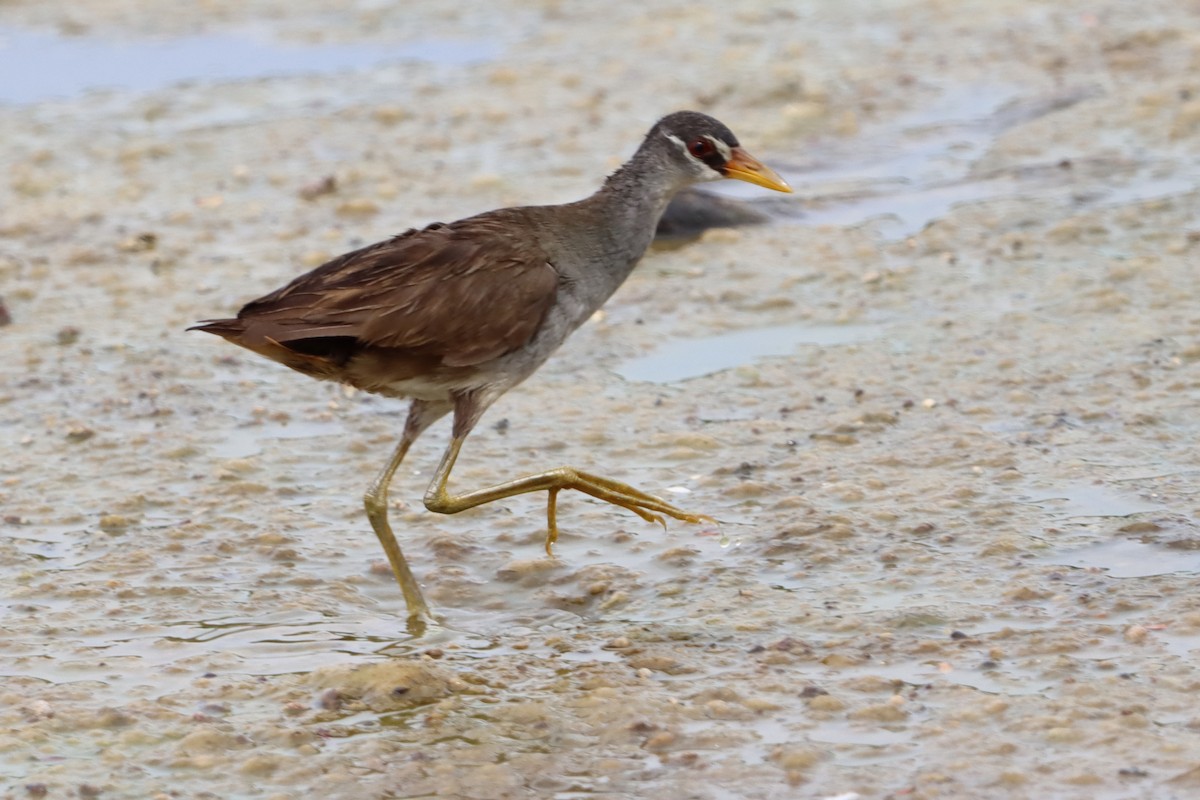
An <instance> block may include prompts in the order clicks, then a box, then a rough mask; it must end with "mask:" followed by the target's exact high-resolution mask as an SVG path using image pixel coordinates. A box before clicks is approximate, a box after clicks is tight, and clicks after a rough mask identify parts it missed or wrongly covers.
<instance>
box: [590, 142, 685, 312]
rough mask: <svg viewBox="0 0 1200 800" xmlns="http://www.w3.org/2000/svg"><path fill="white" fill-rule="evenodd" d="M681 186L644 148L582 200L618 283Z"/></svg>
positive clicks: (648, 241)
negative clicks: (594, 225) (598, 188)
mask: <svg viewBox="0 0 1200 800" xmlns="http://www.w3.org/2000/svg"><path fill="white" fill-rule="evenodd" d="M682 188H683V186H682V185H680V184H679V183H678V182H677V180H676V178H675V177H674V176H673V174H672V173H670V172H669V171H668V170H667V169H664V168H663V167H662V166H661V164H660V162H659V161H658V160H657V159H655V158H653V157H651V155H650V154H649V153H647V152H646V150H645V148H643V149H642V150H639V151H638V152H637V153H635V154H634V156H633V158H631V159H630V160H629V161H628V162H626V163H625V165H624V166H622V167H621V168H620V169H618V170H617V171H616V172H614V173H613V174H612V175H610V176H609V177H608V179H607V180H606V181H605V182H604V186H603V187H601V189H600V190H599V191H598V192H596V193H595V194H594V195H592V196H591V197H589V198H587V199H586V200H583V201H581V205H583V206H586V207H589V210H590V211H591V212H592V213H591V215H590V216H591V218H592V219H594V220H595V221H596V229H595V235H596V236H597V237H598V238H599V240H600V244H601V246H602V248H603V249H604V251H605V253H606V255H607V256H608V259H607V263H608V264H609V265H610V268H611V269H612V270H614V274H613V276H612V277H613V278H614V279H616V281H617V284H616V285H620V282H621V281H624V280H625V278H626V277H628V275H629V273H630V272H632V271H633V268H634V266H636V265H637V262H638V261H639V260H640V259H641V257H642V255H643V254H645V252H646V249H647V248H649V246H650V243H651V242H652V241H653V240H654V231H655V229H656V228H657V227H658V220H659V218H660V217H661V216H662V214H663V211H665V210H666V208H667V204H668V203H670V202H671V198H672V197H674V196H675V194H676V192H678V191H679V190H680V189H682ZM616 285H614V286H613V289H614V290H615V289H616Z"/></svg>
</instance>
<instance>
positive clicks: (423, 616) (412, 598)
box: [363, 401, 447, 636]
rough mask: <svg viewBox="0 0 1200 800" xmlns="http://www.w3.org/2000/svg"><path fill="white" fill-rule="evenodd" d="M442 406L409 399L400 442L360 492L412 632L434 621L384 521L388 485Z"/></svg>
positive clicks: (439, 414) (444, 410)
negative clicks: (406, 613) (384, 464)
mask: <svg viewBox="0 0 1200 800" xmlns="http://www.w3.org/2000/svg"><path fill="white" fill-rule="evenodd" d="M446 410H447V409H439V408H437V407H432V408H431V407H429V406H428V405H427V404H425V403H422V402H420V401H414V402H413V405H412V408H411V409H410V410H409V414H408V421H407V422H406V423H405V425H404V435H403V436H402V437H401V438H400V443H399V444H398V445H396V450H395V452H393V453H392V457H391V459H390V460H389V461H388V463H387V466H385V467H384V468H383V470H382V471H380V473H379V475H378V476H376V478H375V480H374V481H373V482H372V483H371V486H370V487H369V488H368V489H367V491H366V494H364V495H363V505H364V507H365V508H366V510H367V519H368V520H370V522H371V527H372V528H373V529H374V530H375V535H376V536H377V537H379V543H380V544H381V545H383V552H385V553H387V558H388V563H389V564H391V567H392V574H393V575H395V576H396V582H397V583H398V584H400V591H401V592H402V593H403V594H404V602H405V605H407V606H408V630H409V632H410V633H412V634H413V635H414V636H420V635H421V634H422V633H424V632H425V628H426V627H427V626H428V625H429V624H430V623H432V622H434V618H433V614H432V613H430V611H429V604H428V603H426V602H425V596H424V595H423V594H422V593H421V586H420V584H418V583H417V579H416V577H415V576H414V575H413V573H412V569H411V568H409V566H408V560H407V559H405V557H404V553H403V551H401V550H400V543H399V542H398V541H396V535H395V534H394V533H392V526H391V525H389V524H388V509H387V496H388V485H389V484H390V483H391V482H392V476H393V475H395V474H396V469H397V468H399V466H400V462H401V461H403V460H404V456H405V455H406V454H407V453H408V448H409V447H411V446H412V443H413V442H414V441H415V440H416V438H417V436H419V435H420V433H421V431H423V430H425V428H427V427H429V425H430V424H432V423H433V422H434V421H435V420H437V418H438V417H440V416H442V415H443V414H445V413H446Z"/></svg>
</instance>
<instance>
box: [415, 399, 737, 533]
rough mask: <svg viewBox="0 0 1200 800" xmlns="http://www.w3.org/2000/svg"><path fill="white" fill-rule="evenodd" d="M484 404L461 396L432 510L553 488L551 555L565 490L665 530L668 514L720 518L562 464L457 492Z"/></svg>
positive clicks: (431, 493) (429, 498)
mask: <svg viewBox="0 0 1200 800" xmlns="http://www.w3.org/2000/svg"><path fill="white" fill-rule="evenodd" d="M480 405H482V404H481V403H479V401H478V400H476V399H475V398H474V397H473V396H472V395H470V394H463V395H459V396H456V402H455V406H454V438H453V439H452V440H451V441H450V446H449V447H447V448H446V452H445V454H444V455H443V456H442V461H441V463H440V464H438V468H437V472H436V473H434V476H433V480H432V481H431V482H430V484H429V489H428V490H427V491H426V492H425V507H426V508H428V509H429V510H430V511H436V512H438V513H441V514H456V513H458V512H459V511H465V510H467V509H468V508H474V507H475V506H478V505H483V504H484V503H490V502H492V501H494V500H502V499H504V498H506V497H514V496H516V495H519V494H526V493H528V492H540V491H545V492H548V493H549V499H548V502H547V504H546V517H547V533H546V552H547V554H550V552H551V547H552V545H553V544H554V542H555V540H557V539H558V525H557V520H556V516H557V513H556V511H557V500H558V493H559V492H560V491H562V490H563V489H574V490H576V491H579V492H583V493H584V494H589V495H591V496H592V497H595V498H596V499H598V500H604V501H605V502H608V503H612V504H613V505H617V506H620V507H621V508H625V509H628V510H629V511H632V512H633V513H634V514H637V515H638V516H639V517H641V518H642V519H644V520H646V521H647V522H657V523H659V524H660V525H662V526H663V527H664V528H665V527H666V519H665V518H666V517H673V518H674V519H678V520H682V521H684V522H697V523H698V522H716V520H714V519H713V518H712V517H707V516H704V515H702V514H689V513H688V512H686V511H683V510H682V509H678V508H676V507H675V506H673V505H671V504H669V503H666V502H663V501H662V500H660V499H659V498H657V497H654V496H653V495H649V494H646V493H645V492H643V491H641V490H639V489H635V488H634V487H632V486H630V485H628V484H625V483H621V482H619V481H614V480H612V479H610V478H605V477H602V476H600V475H592V474H591V473H587V472H583V471H581V470H577V469H575V468H574V467H558V468H557V469H551V470H547V471H545V472H539V473H536V474H534V475H526V476H524V477H521V478H517V479H515V480H511V481H506V482H504V483H501V484H497V485H495V486H489V487H487V488H485V489H476V490H475V491H473V492H466V493H465V494H458V495H452V494H450V492H449V490H448V489H447V484H448V483H449V481H450V471H451V470H452V469H454V462H455V461H456V460H457V459H458V453H459V450H461V449H462V444H463V442H464V441H465V440H466V438H467V434H468V433H470V431H471V428H472V427H474V425H475V423H476V422H477V421H478V419H479V416H480V415H481V414H482V413H483V409H484V408H486V405H482V407H480Z"/></svg>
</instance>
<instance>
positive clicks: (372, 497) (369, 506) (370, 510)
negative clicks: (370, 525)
mask: <svg viewBox="0 0 1200 800" xmlns="http://www.w3.org/2000/svg"><path fill="white" fill-rule="evenodd" d="M363 508H365V509H366V510H367V516H369V517H374V516H377V515H379V514H385V513H387V501H386V500H384V499H383V498H382V497H380V496H379V495H377V494H375V493H374V492H367V493H366V494H364V495H363Z"/></svg>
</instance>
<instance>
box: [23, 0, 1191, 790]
mask: <svg viewBox="0 0 1200 800" xmlns="http://www.w3.org/2000/svg"><path fill="white" fill-rule="evenodd" d="M474 5H475V4H466V3H440V4H436V6H435V5H434V4H424V6H423V7H421V8H417V7H409V5H405V6H403V7H399V6H389V5H383V4H378V3H368V2H360V3H354V4H348V5H347V6H345V7H339V8H337V9H336V10H331V9H329V8H327V7H326V4H319V3H287V4H284V3H275V2H270V1H269V0H243V1H242V2H238V3H225V2H212V3H205V4H202V5H201V4H196V5H180V4H174V3H172V4H166V3H158V4H146V3H122V2H119V1H118V0H83V1H82V2H77V3H73V4H71V5H70V7H69V8H66V7H59V6H58V5H57V4H42V3H33V2H9V3H6V4H5V11H6V14H5V17H4V25H5V26H10V27H6V28H4V29H2V30H0V39H3V40H5V41H8V42H9V43H10V46H13V45H12V43H13V42H16V41H18V40H19V39H20V37H22V36H31V35H35V34H36V35H37V36H43V37H46V38H45V39H39V40H37V41H39V42H42V43H43V44H44V43H47V42H58V43H62V44H63V46H64V47H68V48H69V47H85V46H92V45H94V44H95V43H104V42H110V43H111V42H117V43H118V45H119V48H118V49H124V50H125V51H128V52H129V53H134V54H136V53H138V52H142V51H139V50H138V48H139V47H147V46H149V45H150V44H151V43H154V42H163V41H165V42H166V43H167V47H168V49H175V50H177V51H183V50H184V49H185V45H186V46H192V45H196V46H199V47H204V46H211V47H213V48H216V52H217V53H220V52H225V51H222V50H221V49H220V48H221V47H226V46H231V45H229V42H230V41H231V38H230V37H232V39H237V40H239V41H241V40H245V39H246V38H247V37H248V39H249V41H250V42H251V43H257V44H255V45H254V46H255V47H258V48H261V49H265V50H271V49H272V48H274V49H279V48H299V49H300V50H301V52H305V53H311V57H312V59H313V63H314V64H317V65H320V64H323V63H324V64H328V63H329V62H328V61H326V60H323V59H333V63H334V66H332V67H329V66H326V67H324V68H322V67H319V66H318V67H314V70H315V71H314V72H312V73H302V72H297V71H296V70H295V69H294V68H286V69H280V70H278V74H272V70H271V69H266V68H264V73H266V74H262V75H259V74H248V75H240V76H239V75H233V76H227V77H226V78H224V79H219V80H214V79H207V80H206V79H202V76H197V78H198V79H197V80H193V81H191V82H188V83H185V84H179V83H173V82H166V83H161V84H160V82H159V79H160V78H161V79H162V80H168V78H169V75H167V73H166V71H165V69H164V71H163V72H162V74H159V72H158V71H157V70H156V69H155V68H154V64H155V63H156V62H155V60H154V59H163V58H165V56H163V55H162V53H161V52H154V51H150V52H149V55H148V56H147V58H148V59H149V60H148V61H147V65H146V67H145V69H144V70H142V71H141V75H140V77H141V78H142V79H144V84H141V83H139V84H136V85H135V86H134V87H133V88H127V89H120V88H116V89H111V90H107V91H92V92H80V93H74V94H68V95H67V96H66V97H60V98H57V99H54V98H35V99H34V100H23V101H20V102H17V101H16V100H13V99H10V100H9V103H8V105H6V106H0V152H3V154H4V161H5V164H6V171H5V173H4V174H3V178H2V179H0V298H3V306H4V307H5V308H6V309H7V312H8V314H9V316H11V320H12V321H11V324H9V325H7V326H5V327H3V328H0V352H2V354H3V356H4V357H3V359H0V375H2V379H0V380H2V382H0V441H2V443H3V444H2V449H0V455H2V456H3V458H2V460H0V511H2V514H3V519H2V523H0V529H2V530H3V534H4V535H3V536H2V537H0V575H2V580H0V587H3V589H2V596H0V609H2V612H0V613H2V614H3V643H2V644H0V675H2V676H3V677H2V678H0V791H2V792H3V797H6V798H9V797H11V798H24V797H39V796H47V797H64V796H84V797H95V796H99V797H102V798H115V797H136V798H146V797H162V798H167V797H184V798H202V797H219V798H233V797H238V798H240V797H247V798H293V797H321V798H325V797H328V798H343V797H344V798H356V799H362V798H400V797H422V796H438V797H464V798H516V797H556V798H574V797H585V796H586V797H592V796H599V797H661V798H668V797H669V798H727V797H729V798H733V797H746V798H777V797H805V798H810V797H811V798H818V797H829V796H846V795H854V794H856V795H858V796H859V797H861V798H885V797H895V798H1050V797H1054V798H1059V797H1061V798H1156V800H1157V799H1161V798H1187V797H1193V796H1195V795H1196V793H1197V792H1198V791H1200V788H1198V787H1200V711H1197V705H1196V700H1195V697H1196V693H1197V691H1198V690H1200V664H1198V663H1197V662H1198V654H1200V593H1198V592H1197V591H1196V585H1197V573H1198V572H1200V555H1198V553H1200V533H1198V523H1197V515H1198V514H1200V498H1198V496H1197V475H1200V457H1198V455H1197V449H1196V441H1197V436H1198V435H1200V422H1198V415H1197V407H1198V403H1197V401H1198V399H1200V378H1198V373H1197V370H1198V368H1200V367H1198V363H1200V296H1198V292H1200V289H1198V286H1200V281H1197V264H1200V194H1198V192H1197V180H1198V178H1200V155H1198V154H1200V82H1198V81H1197V78H1196V76H1197V75H1198V74H1200V35H1198V34H1197V31H1198V30H1200V10H1198V9H1197V8H1196V6H1195V4H1189V3H1179V2H1151V3H1142V4H1131V3H1118V2H1108V3H1099V4H1097V3H1080V2H1065V3H1063V2H1055V3H1050V2H1046V3H1036V2H1014V1H1013V0H1004V1H1003V2H988V3H983V2H979V3H974V2H972V3H945V2H937V1H936V0H895V1H893V2H886V3H880V2H865V1H864V0H850V2H842V3H836V4H833V3H824V2H809V3H799V4H796V3H791V4H779V5H774V6H770V5H765V4H760V3H744V4H697V3H695V2H688V3H668V4H641V3H639V4H634V3H618V4H603V5H601V4H594V5H591V6H587V7H580V4H566V3H553V2H546V3H532V4H531V3H517V2H500V3H493V4H491V5H490V6H489V7H488V10H487V11H486V12H481V11H479V10H478V9H476V8H473V6H474ZM239 37H240V38H239ZM22 41H25V40H22ZM197 42H199V44H196V43H197ZM172 43H174V44H172ZM187 43H191V44H187ZM205 43H207V45H206V44H205ZM430 43H432V44H430ZM47 46H48V45H47ZM422 46H426V47H427V48H428V49H425V50H422V49H420V48H421V47H422ZM345 48H350V50H351V51H352V52H351V55H346V50H345ZM413 48H417V49H413ZM252 49H253V48H252ZM0 53H2V51H0ZM354 53H358V54H359V55H358V56H356V55H354ZM362 53H373V54H376V55H372V56H370V57H369V58H367V57H364V58H365V62H366V63H358V62H357V61H356V60H355V59H356V58H358V57H359V56H361V54H362ZM335 55H336V58H334V56H335ZM393 55H396V57H395V58H393V57H392V56H393ZM397 58H398V59H399V60H396V59H397ZM339 59H340V60H339ZM218 61H220V59H218ZM96 69H97V70H99V66H97V67H96ZM251 72H253V70H251ZM31 74H32V73H31ZM13 80H14V77H13V75H12V73H8V74H6V75H5V77H4V78H3V79H0V82H8V81H13ZM17 80H20V79H17ZM28 80H30V81H32V78H29V79H28ZM14 96H15V95H14ZM678 108H696V109H699V110H703V111H707V112H710V113H713V114H714V115H716V116H718V117H720V118H721V119H722V120H724V121H725V122H727V123H728V124H729V125H730V126H731V127H732V128H733V129H734V130H735V132H737V133H738V135H739V136H740V138H741V139H742V141H743V143H744V144H745V145H746V146H747V147H748V148H749V149H750V150H751V151H752V152H754V153H755V154H756V155H758V156H760V157H761V158H763V159H764V160H766V161H768V162H770V163H772V164H773V165H777V166H779V167H780V168H781V171H783V172H784V173H785V175H786V176H787V177H788V178H789V180H791V181H792V183H793V185H794V186H795V187H796V189H797V195H796V196H795V197H794V198H793V199H790V200H785V201H782V202H780V201H777V200H772V201H771V202H770V203H767V204H765V205H762V206H760V208H763V209H765V210H768V211H769V212H770V213H772V214H774V215H775V216H776V217H777V220H776V221H775V222H774V223H773V224H770V225H767V226H761V227H750V228H739V229H736V230H716V231H711V232H709V233H707V234H705V235H704V236H702V237H701V238H700V239H699V240H697V241H692V242H689V243H685V244H683V245H682V246H673V247H670V248H660V249H657V250H655V251H654V252H652V253H651V254H650V255H649V256H648V257H647V258H646V260H645V261H644V262H643V264H642V266H641V267H640V268H639V270H638V271H637V272H636V273H635V274H634V276H633V277H632V278H631V279H630V281H629V282H628V284H627V285H626V286H625V287H624V288H623V289H622V290H621V291H620V292H619V293H618V295H617V296H616V297H615V298H614V299H613V300H612V302H611V303H610V304H609V305H608V306H607V307H606V309H605V311H604V312H603V313H602V314H601V315H598V316H597V318H596V319H595V320H593V321H592V322H591V323H589V324H588V325H587V326H585V327H584V328H583V329H582V330H581V331H580V332H579V333H578V334H576V335H575V336H574V337H573V338H572V339H571V340H570V342H569V343H568V344H567V345H566V346H565V347H564V348H563V349H562V351H561V352H560V353H559V354H558V356H557V357H556V358H555V359H554V360H552V361H551V362H550V363H549V364H548V365H547V367H546V368H545V369H544V370H543V371H542V372H541V373H539V374H538V375H537V376H535V377H534V378H533V379H531V380H530V381H529V382H528V383H527V384H526V385H524V386H523V387H521V388H520V389H519V390H516V391H514V392H512V393H511V394H510V395H509V396H507V397H505V398H504V399H502V400H501V401H500V403H498V404H497V405H496V406H495V407H494V408H493V409H492V410H491V411H490V412H489V414H488V416H487V417H486V418H485V421H484V423H483V424H482V425H481V426H480V428H479V429H478V430H477V431H476V432H475V433H474V434H473V435H472V437H471V439H470V440H469V442H468V445H467V447H466V449H465V450H464V454H463V457H462V459H461V460H460V462H459V467H458V468H457V469H456V471H455V483H456V485H457V486H460V487H464V488H467V487H478V486H484V485H487V484H488V483H492V482H495V481H498V480H500V479H503V478H507V477H512V476H514V475H516V474H518V473H523V472H530V471H536V470H540V469H544V468H548V467H553V466H557V465H559V464H573V465H576V466H579V467H583V468H587V469H590V470H593V471H596V472H600V473H602V474H606V475H610V476H612V477H614V478H618V479H621V480H626V481H629V482H631V483H633V484H635V485H637V486H640V487H642V488H643V489H645V490H647V491H651V492H654V493H657V494H661V495H663V496H664V497H667V498H669V499H670V500H671V502H674V503H677V504H679V505H681V506H683V507H685V508H687V509H688V510H692V511H695V512H699V513H705V514H710V515H712V516H714V517H717V518H719V519H720V520H721V521H722V524H721V525H720V526H707V525H702V526H688V525H682V524H673V525H671V526H670V527H669V529H668V530H667V531H665V532H664V531H662V530H660V529H657V528H655V527H652V526H648V525H646V524H644V523H643V522H642V521H641V520H639V519H637V518H636V517H633V516H632V515H629V514H626V513H624V512H622V511H621V510H619V509H615V508H612V507H609V506H605V505H602V504H599V503H596V502H594V501H592V500H590V499H587V498H583V497H580V496H568V495H563V496H562V497H561V498H560V501H559V502H560V505H559V508H560V511H559V513H560V517H559V520H560V526H561V528H562V534H563V535H562V540H561V541H560V543H559V546H558V548H557V549H556V551H555V556H556V557H555V558H547V557H546V556H545V554H544V552H543V549H542V541H543V536H544V530H543V527H542V526H543V521H544V502H545V501H544V498H543V497H540V496H528V497H523V498H515V499H512V500H506V501H504V502H501V503H497V504H493V505H490V506H485V507H483V508H480V509H477V510H474V511H471V512H468V513H464V514H461V515H457V516H455V517H443V516H438V515H433V514H430V513H428V512H426V511H425V510H424V508H423V507H422V506H421V503H420V497H421V494H422V493H423V491H424V487H425V483H426V482H427V481H428V476H429V475H430V473H431V471H432V469H433V467H434V466H435V464H436V463H437V459H438V457H439V455H440V452H441V449H442V448H443V447H444V446H445V443H446V441H447V430H446V428H445V425H444V423H443V424H442V425H439V426H438V427H436V428H434V429H433V430H431V431H430V433H429V434H427V435H426V437H425V438H423V439H422V440H421V441H420V442H419V443H418V445H417V447H416V448H415V449H414V451H413V453H412V455H411V457H410V459H409V461H408V462H407V463H406V464H405V465H404V468H403V469H402V470H401V474H399V475H398V476H397V479H396V482H395V484H394V487H393V499H394V508H393V511H392V517H393V523H394V525H395V526H396V528H397V530H398V532H399V533H400V535H401V537H402V540H403V542H404V546H405V548H406V551H407V552H408V554H409V556H410V559H411V560H412V562H413V565H414V569H415V571H416V573H417V575H418V577H419V578H420V579H421V581H422V582H423V584H424V586H425V587H426V591H427V592H428V595H429V597H430V600H431V601H432V602H433V603H434V604H436V607H437V609H438V611H439V613H440V614H441V615H442V616H443V619H444V622H445V628H444V629H441V630H439V631H436V632H433V633H431V634H429V635H427V636H425V637H421V638H413V637H410V636H409V635H408V633H407V632H406V630H405V624H404V608H403V604H402V600H401V598H400V596H399V592H398V590H397V589H396V587H395V585H394V583H393V582H392V580H391V577H390V574H389V573H388V571H387V569H386V566H385V565H384V563H383V557H382V553H381V552H380V551H379V549H378V545H377V543H376V541H375V539H374V537H373V536H372V534H371V532H370V529H369V527H368V526H367V524H366V521H365V519H364V518H363V516H362V512H361V507H360V497H361V493H362V491H363V489H364V488H365V487H366V484H367V482H368V481H369V480H370V479H371V477H372V476H373V474H374V473H375V471H376V470H377V469H379V467H380V466H381V465H382V463H383V461H384V459H385V458H386V456H387V454H388V452H389V450H390V448H391V447H392V445H393V443H394V441H395V438H396V436H397V435H398V432H399V428H400V426H401V424H402V422H403V415H404V407H403V404H402V403H398V402H395V401H389V400H384V399H380V398H374V397H370V396H366V395H362V394H351V393H348V392H346V391H343V390H342V389H341V388H340V387H337V386H334V385H327V384H318V383H315V382H313V381H310V380H307V379H304V378H303V377H301V376H299V375H296V374H293V373H290V372H288V371H286V370H284V369H282V368H280V367H278V366H276V365H273V364H270V363H267V362H265V361H262V360H259V359H255V358H254V357H253V356H251V355H250V354H248V353H243V352H241V351H237V350H236V349H235V348H232V347H230V346H228V345H225V344H224V343H222V342H219V341H218V340H216V339H214V338H212V337H205V336H203V335H200V334H194V333H193V334H185V333H184V332H183V329H184V328H185V327H186V326H187V325H189V324H191V323H192V322H194V321H195V320H198V319H202V318H205V317H212V316H223V315H227V314H229V313H230V312H232V311H234V310H235V309H236V308H237V307H238V306H239V305H240V303H242V302H244V301H245V300H247V299H250V298H252V297H254V296H257V295H258V294H260V293H262V292H263V291H266V290H269V289H271V288H274V287H275V286H277V285H279V284H280V283H282V282H284V281H286V280H287V279H289V278H290V277H292V276H294V275H295V274H297V273H298V272H299V271H301V270H303V269H306V268H310V267H312V266H315V265H317V264H319V263H321V262H322V261H323V260H324V259H326V258H328V257H330V256H333V255H336V254H338V253H340V252H342V251H344V250H346V249H349V248H351V247H354V246H357V245H359V244H363V243H366V242H368V241H373V240H376V239H379V238H383V237H385V236H387V235H390V234H392V233H395V232H398V231H400V230H402V229H404V228H407V227H409V226H411V225H418V224H423V223H426V222H429V221H432V220H445V219H453V218H457V217H461V216H465V215H468V214H471V213H474V212H477V211H481V210H485V209H487V208H492V207H497V206H502V205H508V204H515V203H526V202H558V201H566V200H571V199H575V198H578V197H580V196H582V195H584V194H586V193H588V192H590V191H592V190H593V189H594V188H595V187H596V186H597V184H598V182H599V181H600V179H601V178H602V176H603V175H604V174H606V172H607V171H608V170H610V169H612V168H613V167H614V166H615V165H616V164H617V163H619V161H620V160H621V159H622V158H624V157H625V156H627V155H628V154H629V153H630V152H632V150H633V148H634V147H635V146H636V143H637V141H638V139H639V137H640V136H641V134H642V133H643V131H644V130H645V129H646V128H647V127H648V126H649V125H650V124H651V123H652V122H653V121H654V120H655V119H657V118H658V117H659V116H661V115H662V114H664V113H666V112H668V111H671V110H675V109H678ZM328 176H332V177H333V181H332V182H331V183H324V181H325V179H326V178H327V177H328ZM326 190H329V191H326ZM737 196H738V197H742V198H746V199H748V200H753V199H757V198H761V196H762V195H761V194H760V193H758V192H756V191H755V190H753V189H751V188H749V187H747V189H745V190H739V191H738V192H737Z"/></svg>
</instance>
